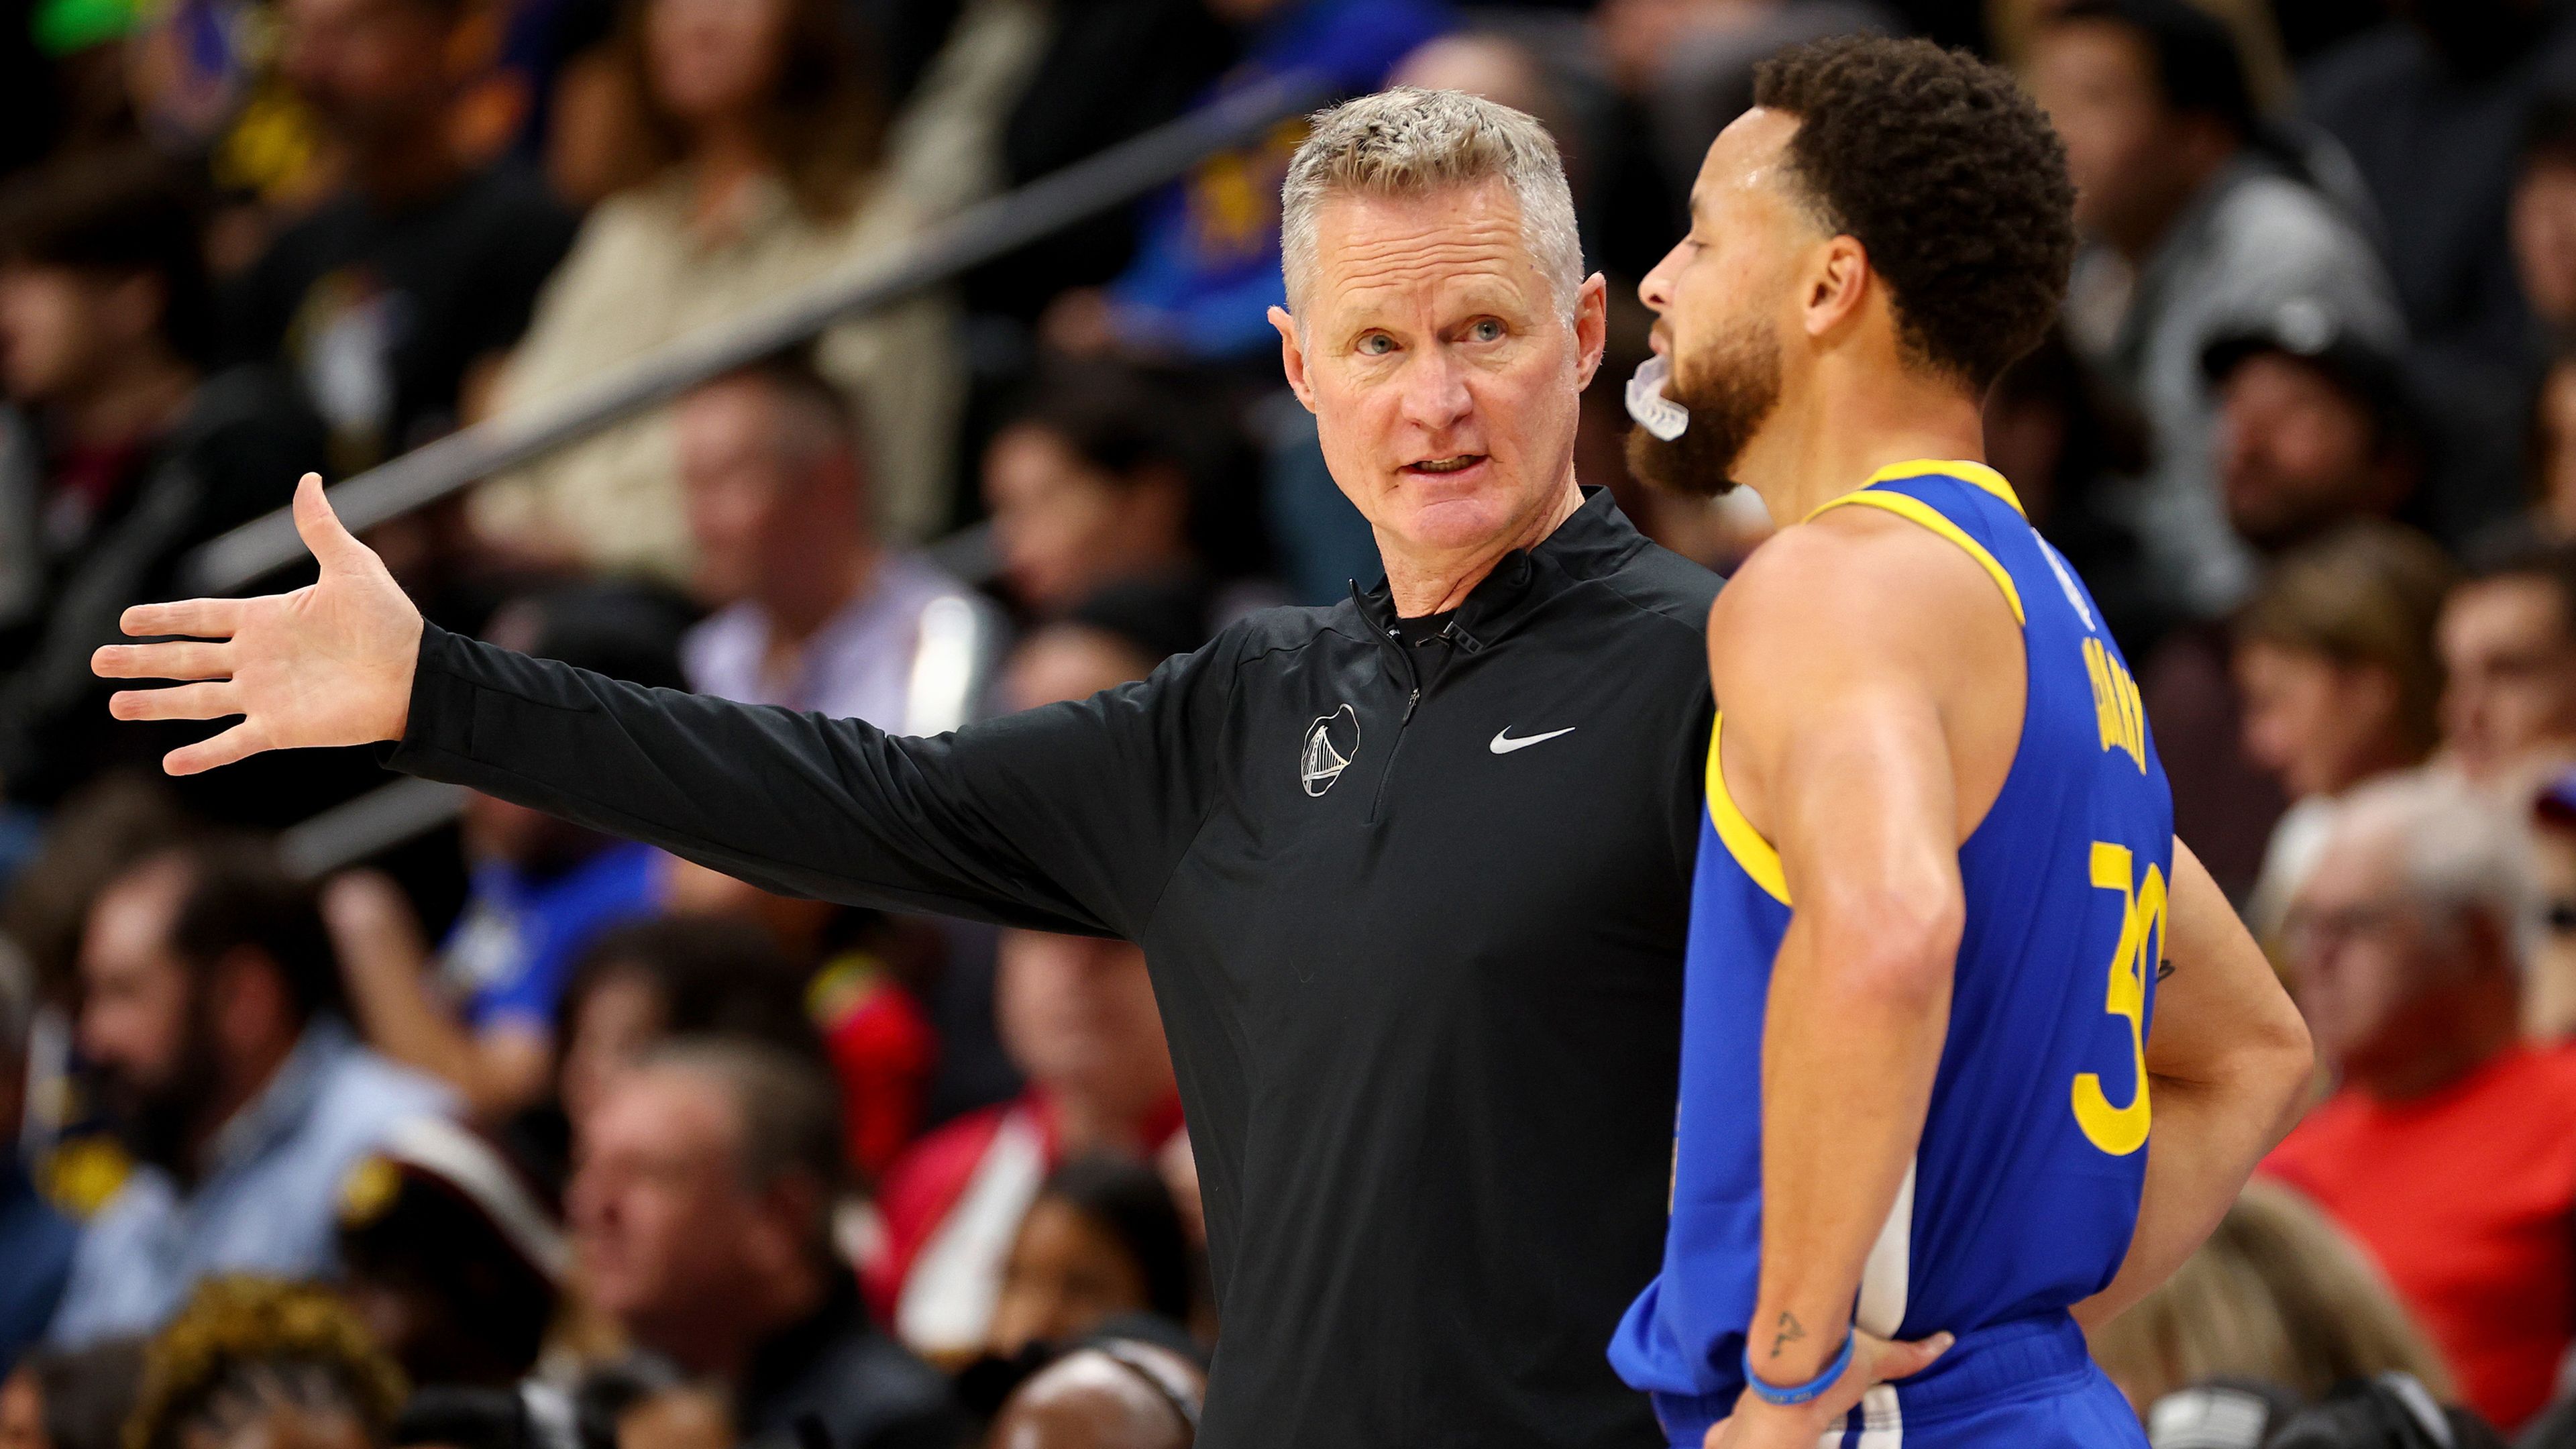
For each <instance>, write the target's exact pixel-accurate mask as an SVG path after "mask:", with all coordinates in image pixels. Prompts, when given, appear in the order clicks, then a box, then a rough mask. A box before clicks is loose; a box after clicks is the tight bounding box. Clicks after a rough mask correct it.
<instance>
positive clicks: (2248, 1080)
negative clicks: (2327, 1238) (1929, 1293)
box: [2075, 840, 2314, 1328]
mask: <svg viewBox="0 0 2576 1449" xmlns="http://www.w3.org/2000/svg"><path fill="white" fill-rule="evenodd" d="M2163 971H2164V975H2163V979H2162V980H2161V981H2160V982H2159V983H2158V985H2157V987H2156V1010H2155V1018H2154V1020H2153V1021H2152V1022H2151V1023H2150V1024H2149V1026H2148V1030H2147V1100H2148V1101H2149V1102H2150V1103H2152V1104H2153V1107H2154V1114H2155V1115H2154V1130H2153V1131H2152V1132H2150V1133H2149V1134H2148V1137H2147V1184H2146V1193H2145V1196H2144V1197H2143V1198H2142V1199H2141V1201H2140V1202H2139V1205H2138V1230H2137V1233H2136V1235H2135V1236H2133V1237H2132V1238H2131V1239H2130V1240H2129V1253H2128V1256H2127V1257H2126V1258H2125V1259H2123V1260H2122V1261H2121V1263H2120V1271H2119V1273H2118V1274H2117V1275H2116V1276H2114V1277H2113V1278H2112V1280H2111V1284H2110V1286H2109V1287H2107V1288H2104V1289H2103V1290H2102V1291H2101V1292H2099V1293H2097V1294H2095V1295H2093V1296H2092V1297H2091V1298H2088V1299H2086V1300H2085V1301H2084V1302H2082V1303H2079V1304H2077V1305H2076V1307H2075V1318H2076V1321H2077V1322H2079V1323H2082V1324H2083V1325H2084V1326H2085V1327H2087V1328H2091V1327H2093V1326H2094V1325H2096V1324H2099V1323H2104V1322H2107V1321H2109V1320H2110V1319H2112V1318H2114V1317H2116V1316H2117V1315H2118V1314H2119V1313H2120V1311H2121V1310H2122V1309H2125V1308H2127V1307H2128V1306H2129V1305H2130V1304H2132V1303H2135V1302H2137V1301H2138V1299H2139V1298H2140V1297H2141V1296H2143V1295H2144V1294H2145V1293H2146V1291H2147V1290H2148V1289H2150V1288H2153V1287H2154V1286H2156V1285H2157V1284H2158V1283H2161V1282H2163V1281H2164V1280H2165V1277H2166V1275H2167V1274H2170V1273H2171V1272H2173V1270H2174V1269H2175V1268H2177V1267H2179V1266H2181V1264H2182V1261H2183V1259H2185V1258H2188V1257H2190V1256H2191V1254H2192V1252H2193V1250H2195V1249H2197V1248H2198V1247H2199V1246H2200V1243H2201V1240H2202V1239H2203V1238H2206V1237H2208V1236H2209V1233H2210V1230H2211V1229H2212V1228H2215V1227H2216V1226H2218V1220H2219V1218H2221V1217H2222V1216H2224V1215H2225V1214H2226V1212H2227V1208H2228V1205H2229V1204H2230V1203H2233V1202H2234V1201H2235V1200H2236V1192H2237V1189H2239V1188H2241V1187H2243V1186H2244V1185H2245V1179H2246V1176H2247V1175H2248V1174H2250V1173H2251V1172H2253V1170H2254V1164H2255V1163H2256V1162H2257V1161H2259V1160H2260V1159H2261V1158H2262V1156H2263V1154H2264V1153H2266V1152H2269V1151H2270V1150H2271V1149H2272V1145H2273V1144H2274V1143H2276V1142H2278V1141H2280V1140H2281V1135H2282V1134H2283V1133H2285V1132H2287V1131H2288V1130H2289V1129H2290V1126H2291V1124H2292V1123H2294V1122H2296V1121H2297V1120H2298V1113H2299V1108H2300V1106H2301V1104H2302V1103H2303V1102H2304V1101H2305V1100H2306V1096H2307V1091H2308V1088H2309V1085H2310V1072H2311V1070H2312V1067H2313V1062H2314V1056H2313V1053H2312V1051H2311V1049H2310V1047H2309V1044H2308V1029H2307V1025H2306V1023H2305V1022H2303V1021H2301V1020H2300V1019H2299V1012H2298V1008H2297V1007H2296V1006H2293V1005H2292V1004H2291V1002H2290V997H2289V993H2288V992H2285V991H2283V990H2282V989H2281V983H2280V980H2279V979H2278V978H2277V977H2275V976H2274V975H2273V974H2272V966H2271V963H2270V962H2269V961H2267V960H2265V959H2264V956H2263V951H2262V948H2261V947H2259V946H2256V945H2255V944H2254V938H2253V937H2252V936H2251V935H2248V934H2247V933H2246V930H2245V926H2244V924H2243V923H2242V922H2240V921H2239V920H2237V918H2236V910H2235V908H2234V907H2232V906H2230V905H2229V904H2228V903H2227V897H2226V895H2225V894H2224V893H2222V892H2221V891H2220V890H2219V888H2218V883H2217V882H2216V881H2213V880H2211V879H2210V877H2209V872H2208V870H2207V869H2205V868H2203V867H2202V865H2201V863H2200V860H2199V858H2198V857H2196V856H2194V855H2193V854H2192V853H2191V851H2190V850H2189V849H2188V848H2187V847H2185V846H2184V845H2183V843H2182V842H2181V841H2179V840H2177V841H2175V842H2174V854H2173V894H2172V901H2171V904H2170V905H2169V906H2168V908H2167V916H2166V920H2165V952H2164V967H2163Z"/></svg>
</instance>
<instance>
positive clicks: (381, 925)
mask: <svg viewBox="0 0 2576 1449" xmlns="http://www.w3.org/2000/svg"><path fill="white" fill-rule="evenodd" d="M487 632H488V633H489V635H490V636H491V637H492V638H493V639H494V640H495V641H497V642H505V643H508V644H509V645H510V646H511V647H514V648H518V649H522V650H525V651H528V652H530V653H534V654H536V655H538V656H539V657H542V658H548V659H560V660H563V661H564V662H566V663H568V664H573V665H577V666H579V667H581V668H584V669H594V670H597V671H599V672H600V673H603V674H606V675H609V676H611V677H613V678H617V679H623V680H627V681H630V682H632V683H636V684H641V685H645V686H648V687H653V688H677V687H678V686H679V684H680V682H681V675H680V664H679V655H678V652H677V641H678V637H679V618H678V613H677V611H676V610H675V609H673V608H672V607H671V606H670V604H669V603H668V601H666V600H664V599H663V598H662V597H661V596H660V595H659V594H658V593H655V592H652V591H646V590H638V589H634V588H631V587H625V586H619V585H572V586H566V587H562V588H557V589H550V590H547V591H544V592H541V593H536V594H530V595H526V596H523V597H521V598H518V599H514V600H512V601H511V602H510V603H507V604H505V605H503V606H502V607H501V609H500V610H499V611H498V612H497V613H495V614H494V615H493V618H492V623H491V625H490V627H489V629H488V630H487ZM464 837H465V853H466V860H467V863H468V868H469V872H470V874H469V877H468V886H467V893H466V900H465V909H464V912H463V914H462V915H461V916H459V917H458V919H457V922H456V925H455V926H454V927H453V928H452V929H451V930H450V931H449V932H448V935H447V940H446V942H445V943H444V944H443V945H442V946H441V947H440V949H439V953H438V956H437V958H436V960H435V961H433V960H432V959H431V958H430V956H429V954H428V952H427V949H426V946H425V943H424V942H423V940H422V938H421V933H420V927H419V924H418V922H417V921H416V920H415V919H414V917H413V916H412V914H411V909H410V905H409V903H408V901H407V900H405V898H404V897H403V896H402V893H401V892H400V890H399V889H397V888H396V887H395V886H394V885H393V883H392V882H391V881H390V880H388V879H386V878H385V877H383V876H381V875H376V874H372V873H359V874H353V875H349V876H343V877H341V878H339V879H337V880H335V881H333V882H332V883H331V885H330V886H329V888H328V889H327V890H326V891H325V892H324V895H323V907H324V910H325V912H326V915H327V918H328V920H329V921H330V923H331V928H332V935H333V940H334V943H335V944H336V945H337V947H338V948H339V955H340V961H341V966H342V969H343V970H344V971H345V972H346V974H347V980H348V989H349V998H350V1003H351V1005H352V1006H353V1008H354V1009H355V1013H356V1016H357V1019H358V1023H359V1025H360V1026H361V1027H362V1028H363V1029H364V1030H365V1032H366V1035H367V1040H368V1041H370V1042H371V1043H373V1044H374V1045H375V1047H376V1049H377V1050H379V1051H382V1052H384V1053H385V1054H386V1055H387V1056H390V1057H392V1058H394V1059H395V1060H396V1061H400V1062H404V1063H407V1064H409V1065H411V1066H413V1067H415V1068H417V1069H419V1070H421V1071H423V1072H427V1073H429V1074H430V1075H432V1076H435V1077H438V1078H440V1079H441V1080H443V1081H445V1082H447V1083H448V1084H449V1085H450V1086H452V1087H453V1088H455V1089H456V1091H457V1093H458V1094H459V1095H460V1096H461V1097H463V1098H464V1100H465V1103H466V1105H467V1107H468V1108H469V1109H470V1110H471V1111H472V1112H473V1114H474V1115H475V1116H477V1117H478V1118H481V1119H484V1120H487V1121H498V1120H500V1119H502V1118H504V1117H507V1116H508V1115H510V1114H511V1113H513V1112H516V1111H518V1110H520V1109H522V1108H525V1107H528V1106H530V1105H532V1104H534V1103H535V1102H536V1101H537V1100H538V1099H539V1098H541V1097H542V1096H543V1095H544V1094H545V1089H546V1086H547V1079H548V1077H549V1076H550V1075H551V1073H552V1070H553V1064H554V1057H555V1012H556V1008H557V1006H558V1005H559V1004H560V1001H561V998H562V995H563V987H564V981H565V979H566V978H567V977H568V976H569V975H570V974H571V971H572V963H573V961H574V959H575V958H576V957H577V956H578V955H579V954H580V952H581V949H582V947H584V946H585V945H587V944H588V943H589V942H590V940H591V938H592V937H594V936H596V935H598V934H599V933H600V932H601V931H603V930H605V929H607V928H608V927H610V926H613V925H616V924H618V923H619V922H621V921H624V920H628V919H631V918H634V917H637V916H641V915H645V914H647V913H649V912H651V911H652V910H653V909H654V908H655V906H656V904H657V903H658V901H659V900H660V898H661V891H662V871H663V869H664V857H663V855H662V853H661V852H659V851H657V850H654V849H652V848H651V847H649V846H643V845H637V844H635V843H634V842H632V841H625V840H618V839H615V838H613V837H611V836H606V835H601V834H598V833H597V832H594V831H589V830H584V829H581V828H580V827H578V826H573V825H567V824H565V823H564V822H562V821H560V820H556V819H554V818H553V817H551V816H547V815H541V814H539V813H537V812H536V811H533V810H526V809H522V808H520V807H519V806H516V805H512V804H509V803H507V802H506V801H501V800H496V799H493V798H492V797H491V796H489V795H483V794H474V795H469V796H467V797H466V801H465V819H464Z"/></svg>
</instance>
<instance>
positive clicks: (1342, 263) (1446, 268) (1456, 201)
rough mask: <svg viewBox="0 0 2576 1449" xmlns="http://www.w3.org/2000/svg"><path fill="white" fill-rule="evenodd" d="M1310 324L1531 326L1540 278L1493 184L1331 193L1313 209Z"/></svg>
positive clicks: (1540, 294)
mask: <svg viewBox="0 0 2576 1449" xmlns="http://www.w3.org/2000/svg"><path fill="white" fill-rule="evenodd" d="M1312 287H1313V295H1312V296H1309V297H1307V298H1305V299H1303V302H1304V305H1305V307H1306V309H1307V311H1308V313H1309V314H1310V317H1311V318H1312V319H1319V320H1323V321H1325V322H1328V323H1334V322H1341V323H1347V322H1349V321H1351V320H1353V319H1354V318H1355V317H1395V316H1401V315H1407V314H1419V313H1447V312H1453V311H1456V310H1458V309H1460V308H1471V309H1473V310H1476V311H1480V312H1494V313H1500V314H1504V315H1515V316H1517V315H1527V316H1536V315H1538V314H1539V313H1541V312H1544V311H1545V310H1546V309H1547V306H1548V300H1549V287H1548V280H1547V276H1546V274H1545V273H1544V272H1542V271H1541V270H1540V269H1539V265H1538V261H1537V259H1536V258H1535V257H1533V256H1532V255H1531V254H1530V247H1529V239H1528V236H1527V234H1526V232H1525V231H1524V229H1523V227H1522V218H1521V208H1520V203H1519V201H1518V200H1517V199H1516V198H1514V196H1513V195H1512V190H1511V187H1510V186H1509V185H1508V184H1506V183H1505V182H1504V181H1502V180H1501V179H1500V178H1495V179H1492V180H1487V181H1477V182H1471V183H1465V184H1461V185H1456V186H1446V187H1441V188H1439V189H1437V190H1434V191H1430V192H1426V193H1421V194H1415V195H1396V196H1388V195H1379V194H1374V193H1369V192H1360V191H1342V192H1335V193H1333V194H1332V195H1329V196H1327V197H1325V198H1324V199H1323V200H1321V201H1320V202H1318V203H1317V204H1316V207H1315V268H1314V277H1313V282H1312Z"/></svg>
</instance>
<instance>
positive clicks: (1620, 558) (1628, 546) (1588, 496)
mask: <svg viewBox="0 0 2576 1449" xmlns="http://www.w3.org/2000/svg"><path fill="white" fill-rule="evenodd" d="M1645 546H1646V536H1645V535H1644V534H1642V533H1639V532H1638V531H1637V527H1636V525H1635V524H1632V523H1630V522H1629V521H1628V515H1626V514H1624V513H1621V512H1620V511H1619V505H1618V504H1617V503H1615V502H1613V501H1612V500H1611V497H1610V490H1609V489H1607V488H1586V489H1584V490H1583V502H1582V504H1581V505H1580V506H1578V507H1577V508H1576V509H1575V510H1574V512H1572V513H1571V514H1568V515H1567V516H1566V519H1565V521H1564V522H1563V523H1560V524H1558V525H1557V526H1556V531H1555V532H1554V533H1551V534H1549V535H1548V536H1547V537H1545V538H1543V539H1540V540H1539V541H1538V545H1537V546H1536V547H1534V548H1526V549H1520V548H1516V549H1513V550H1512V551H1511V552H1510V553H1507V554H1505V555H1503V556H1502V558H1500V559H1499V560H1497V561H1496V562H1495V564H1494V567H1493V571H1492V572H1491V573H1488V574H1486V575H1485V577H1484V579H1483V580H1482V581H1481V582H1479V583H1478V584H1477V585H1476V587H1474V588H1473V589H1470V590H1468V592H1467V598H1466V601H1465V602H1464V603H1461V604H1460V605H1459V606H1458V612H1457V614H1456V616H1455V623H1454V624H1453V625H1452V626H1451V630H1450V637H1451V638H1452V639H1453V640H1455V641H1456V642H1457V644H1458V646H1459V647H1460V648H1461V649H1463V650H1465V651H1466V652H1467V653H1469V654H1474V653H1476V652H1478V651H1479V650H1483V649H1486V648H1490V647H1491V646H1493V645H1494V644H1496V643H1499V642H1500V641H1501V640H1502V639H1503V638H1504V637H1505V636H1507V635H1509V634H1510V633H1511V632H1512V631H1513V630H1514V629H1516V628H1518V627H1519V626H1520V623H1521V621H1522V620H1523V619H1526V618H1527V617H1528V616H1529V615H1530V614H1531V613H1532V612H1533V611H1534V610H1535V609H1536V608H1537V606H1538V605H1539V604H1541V603H1543V602H1545V601H1546V600H1548V599H1550V598H1553V597H1555V596H1556V595H1558V594H1560V593H1563V592H1564V591H1565V590H1566V589H1568V588H1570V587H1572V586H1573V585H1575V584H1578V583H1581V582H1584V581H1585V580H1588V579H1597V578H1602V577H1605V576H1607V575H1609V574H1611V573H1614V572H1616V571H1617V570H1618V569H1619V567H1620V566H1621V565H1623V564H1625V563H1627V562H1628V561H1629V560H1630V559H1632V558H1634V557H1636V556H1637V553H1638V552H1639V551H1640V550H1641V549H1643V548H1645ZM1351 602H1352V603H1353V604H1354V605H1356V606H1357V607H1358V609H1359V613H1360V618H1361V619H1362V620H1363V621H1364V622H1365V623H1367V624H1368V625H1369V632H1370V633H1372V634H1374V635H1375V636H1376V637H1377V638H1378V639H1379V640H1381V641H1384V640H1387V639H1389V638H1391V637H1393V636H1394V634H1395V630H1396V612H1395V597H1394V593H1393V591H1392V590H1391V589H1390V588H1389V587H1388V585H1387V581H1386V578H1385V576H1384V575H1382V574H1381V575H1380V576H1379V577H1378V581H1377V582H1376V583H1375V584H1374V585H1372V586H1370V587H1369V588H1367V589H1362V588H1361V587H1360V586H1359V584H1358V583H1357V582H1356V581H1354V582H1353V583H1352V584H1351Z"/></svg>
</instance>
